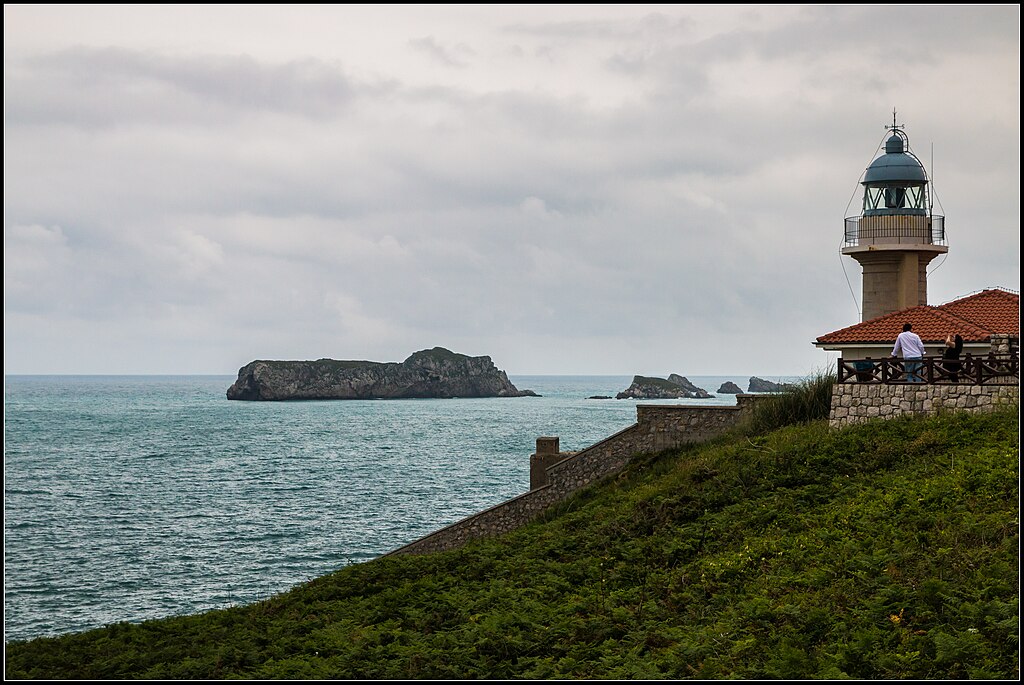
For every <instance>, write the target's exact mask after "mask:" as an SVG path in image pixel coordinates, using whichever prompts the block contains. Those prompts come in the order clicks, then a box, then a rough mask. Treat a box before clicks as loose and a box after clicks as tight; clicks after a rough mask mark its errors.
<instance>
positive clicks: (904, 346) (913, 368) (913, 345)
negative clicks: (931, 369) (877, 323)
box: [892, 323, 924, 383]
mask: <svg viewBox="0 0 1024 685" xmlns="http://www.w3.org/2000/svg"><path fill="white" fill-rule="evenodd" d="M912 328H913V326H911V325H910V324H909V323H905V324H903V332H902V333H900V334H899V335H898V336H896V345H894V346H893V348H892V356H893V357H896V356H897V355H900V356H902V357H903V370H904V371H906V374H907V375H906V381H907V383H924V378H923V377H922V376H921V375H920V373H919V372H920V370H921V362H920V361H912V360H920V359H921V357H923V356H924V342H923V341H922V340H921V336H919V335H918V334H917V333H914V332H913V330H911V329H912Z"/></svg>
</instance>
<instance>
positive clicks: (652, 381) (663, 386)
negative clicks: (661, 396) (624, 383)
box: [633, 376, 681, 391]
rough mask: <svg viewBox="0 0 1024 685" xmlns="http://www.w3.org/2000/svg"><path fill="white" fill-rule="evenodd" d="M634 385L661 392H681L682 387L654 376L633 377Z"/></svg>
mask: <svg viewBox="0 0 1024 685" xmlns="http://www.w3.org/2000/svg"><path fill="white" fill-rule="evenodd" d="M633 385H647V386H650V387H652V388H658V389H660V390H672V391H675V390H679V389H680V388H681V386H679V385H677V384H676V383H673V382H671V381H667V380H665V379H664V378H654V377H653V376H633Z"/></svg>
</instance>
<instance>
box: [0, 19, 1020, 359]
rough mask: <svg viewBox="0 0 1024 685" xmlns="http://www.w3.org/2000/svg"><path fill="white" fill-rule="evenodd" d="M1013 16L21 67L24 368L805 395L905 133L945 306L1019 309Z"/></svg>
mask: <svg viewBox="0 0 1024 685" xmlns="http://www.w3.org/2000/svg"><path fill="white" fill-rule="evenodd" d="M28 11H29V10H27V9H26V10H24V12H28ZM39 11H40V12H43V10H42V9H40V10H39ZM1017 11H1018V10H1012V9H1006V8H1004V9H996V10H993V9H991V8H985V9H984V11H980V10H979V11H978V12H977V13H975V8H931V10H930V11H929V12H927V13H925V14H927V15H928V17H927V18H922V19H921V20H920V21H919V22H918V23H914V24H912V25H914V26H921V27H922V30H921V31H917V30H915V31H902V32H901V31H897V30H896V28H893V26H892V25H890V24H889V22H890V21H891V20H892V19H893V18H894V17H895V18H896V19H897V20H898V21H897V22H896V24H897V25H901V26H907V25H911V24H910V23H908V22H910V20H911V19H912V18H913V17H915V16H916V15H917V14H920V13H921V12H920V10H919V9H918V8H910V7H908V8H850V7H840V8H821V7H819V8H815V7H798V8H782V9H780V10H775V9H774V8H761V7H749V6H747V7H742V8H728V9H726V10H722V11H721V12H722V14H720V15H719V14H716V13H718V12H719V10H717V9H716V8H711V7H708V8H665V9H659V10H658V12H656V13H651V12H649V11H644V10H639V11H638V10H634V9H631V8H627V7H622V8H605V9H600V8H598V9H595V8H565V9H564V12H563V10H559V13H553V15H554V14H558V17H560V18H559V19H556V20H552V21H540V20H538V19H537V17H538V14H539V12H540V11H539V10H538V12H536V13H532V10H531V12H527V13H524V17H525V18H524V19H523V20H521V21H519V22H518V23H510V22H509V21H508V19H507V15H501V14H500V13H499V14H493V13H489V12H483V13H482V15H481V16H483V17H485V18H486V20H483V19H481V18H480V17H478V16H476V15H473V16H470V15H465V16H463V15H459V17H460V19H459V21H458V22H455V21H454V20H452V23H451V24H450V25H442V24H440V23H429V22H428V23H423V22H419V21H412V19H410V21H409V22H408V24H406V25H397V24H396V25H394V26H391V25H388V26H383V25H381V24H380V23H379V22H377V23H373V22H369V23H366V24H365V25H363V24H359V18H358V17H355V16H353V17H350V19H351V22H352V23H351V24H346V28H347V29H348V30H354V28H353V27H355V26H363V32H364V33H365V34H366V35H365V40H366V41H367V42H368V43H373V44H375V45H377V46H379V49H375V50H368V51H364V52H363V53H359V52H345V53H344V55H343V54H342V52H341V51H340V48H339V51H338V52H331V51H329V50H328V51H323V50H321V51H319V52H315V51H313V50H312V49H311V48H307V46H306V45H305V43H304V41H303V40H301V37H298V38H295V40H294V43H290V42H288V41H286V40H284V37H282V40H281V42H279V43H276V44H275V54H274V56H271V55H269V54H267V53H265V52H263V51H262V49H261V45H260V42H259V41H253V42H252V43H250V44H249V45H248V46H243V47H245V49H244V50H243V49H235V48H232V50H231V51H230V52H229V51H227V50H223V51H221V52H218V51H217V49H216V46H215V45H213V44H210V43H205V44H204V43H202V42H201V41H199V42H198V43H197V44H196V45H191V44H189V43H188V40H183V42H182V43H180V44H156V43H153V44H148V43H147V44H133V45H131V46H126V45H122V44H120V43H117V42H115V44H110V45H104V44H102V41H100V40H98V39H91V35H90V34H83V35H82V37H81V41H80V43H78V44H77V45H74V44H60V45H58V46H57V47H53V46H52V45H47V46H45V47H40V48H38V49H36V50H34V51H33V50H28V51H23V52H17V53H16V54H11V55H10V56H9V58H8V59H6V60H5V98H6V105H7V121H6V139H5V152H4V155H5V181H4V183H5V238H4V244H5V322H6V324H7V330H6V332H5V342H7V344H8V353H7V360H8V363H9V372H19V371H38V372H45V371H48V370H50V367H49V366H47V364H49V363H50V361H49V360H50V359H52V358H54V357H53V355H54V354H59V355H60V356H61V358H62V359H66V360H68V362H67V363H68V365H69V368H70V367H74V368H76V369H77V370H78V371H81V372H117V371H125V370H135V371H156V372H190V371H192V372H217V371H223V370H224V369H227V370H228V372H229V373H230V372H233V371H234V369H236V368H238V367H239V366H241V365H242V364H244V363H245V362H246V361H249V360H250V359H253V358H257V357H259V358H267V357H275V356H276V357H285V358H303V357H308V358H318V357H321V356H333V357H336V358H338V357H351V358H368V359H403V358H405V356H407V355H408V354H409V353H410V352H411V351H413V350H415V349H421V348H423V347H430V346H433V345H437V344H441V345H445V346H448V347H451V348H453V349H458V351H464V352H467V353H473V354H490V355H491V356H492V357H493V358H494V359H495V361H496V362H498V363H499V365H500V366H502V367H503V368H507V369H509V370H510V371H513V372H529V371H536V372H548V373H558V372H562V373H627V374H628V373H640V372H644V371H659V372H667V371H669V370H671V371H678V372H682V373H691V374H698V373H702V372H703V373H715V372H717V371H722V372H726V373H734V372H736V371H742V372H747V371H749V372H750V373H765V374H770V373H800V372H803V371H804V370H806V369H807V367H808V366H810V363H809V360H812V359H817V358H818V356H819V355H818V353H817V351H816V350H814V349H813V348H812V347H811V346H810V341H811V340H813V339H814V338H815V337H816V336H818V335H820V334H822V333H824V332H827V331H829V330H834V329H836V328H839V327H841V326H845V325H848V324H850V323H852V316H855V311H856V310H855V307H854V306H853V303H852V302H851V298H850V295H849V292H848V287H847V284H846V280H845V278H846V277H845V276H844V272H843V268H842V262H841V261H840V257H839V242H840V239H841V238H842V233H841V231H842V220H843V218H844V216H845V215H846V213H845V212H846V207H847V204H848V203H849V202H850V199H851V195H852V196H853V197H854V206H855V207H856V205H857V202H858V195H857V193H858V190H859V188H858V180H859V176H860V174H861V172H862V171H863V169H864V167H865V166H866V165H867V163H869V162H870V161H871V159H872V155H873V153H874V152H875V150H876V146H877V145H878V144H879V143H880V142H881V138H882V137H883V136H884V134H885V131H884V129H883V128H882V127H883V125H884V124H886V123H888V121H889V118H890V116H891V110H892V107H893V106H894V105H895V106H897V107H898V109H899V111H900V118H901V120H905V121H907V122H908V129H907V130H908V133H909V135H910V138H911V142H912V144H913V145H914V147H915V150H917V151H918V152H919V154H922V155H923V157H930V155H929V154H928V152H929V146H930V143H931V141H933V140H934V141H935V142H936V155H935V158H936V168H935V170H936V178H937V179H938V182H939V195H940V197H941V200H942V203H943V205H944V210H945V212H946V214H947V215H948V226H949V227H950V236H951V238H950V243H951V244H950V257H949V259H948V261H947V263H946V264H945V265H944V266H943V267H942V268H941V269H940V270H939V271H937V272H936V273H935V275H934V277H933V279H932V280H930V283H929V286H930V291H931V292H932V293H933V299H936V301H944V300H948V299H952V297H955V296H956V295H959V294H963V293H965V292H969V291H971V290H976V289H977V288H979V287H985V286H989V285H1003V286H1006V287H1011V288H1013V287H1015V286H1017V284H1019V256H1018V255H1019V236H1018V230H1017V229H1018V225H1019V218H1018V217H1019V193H1018V192H1017V188H1018V187H1019V86H1018V85H1016V84H1017V83H1019V47H1018V45H1017V44H1016V43H1015V42H1014V41H1013V40H1012V37H1013V36H1012V34H1013V31H1012V27H1011V28H1010V29H1008V28H1007V24H1008V23H1012V22H1009V21H1008V20H1009V19H1011V18H1012V17H1013V16H1014V15H1015V13H1016V12H1017ZM531 13H532V14H531ZM20 14H21V13H19V16H20ZM267 16H268V17H271V16H273V13H272V12H271V13H269V14H268V15H267ZM294 16H301V14H300V15H294ZM294 16H293V18H294ZM318 16H319V15H318ZM257 19H258V18H254V19H253V21H254V22H255V21H257ZM900 22H902V24H900ZM273 29H276V27H275V26H270V27H267V29H266V30H267V31H269V35H273V34H274V31H273ZM9 30H10V29H9ZM223 30H224V32H225V34H224V35H225V36H229V37H232V38H236V35H235V34H234V33H233V32H232V31H231V28H230V26H225V27H224V29H223ZM375 32H376V33H375ZM197 35H198V34H197ZM189 36H190V37H192V38H194V39H195V40H198V38H196V37H195V36H192V34H189ZM183 37H184V36H183ZM936 37H938V38H941V39H942V40H941V41H940V42H936ZM371 38H373V39H375V40H371ZM897 38H898V39H899V43H898V45H897V47H898V48H899V50H897V51H896V52H893V50H892V49H891V48H892V47H893V45H894V41H896V40H897ZM27 40H28V39H27V38H25V37H22V43H24V42H25V41H27ZM76 40H77V39H76ZM233 44H234V43H233ZM470 45H472V46H474V47H473V48H470V47H469V46H470ZM903 52H908V53H912V55H910V56H909V57H907V58H906V60H905V61H904V63H905V64H906V71H907V74H908V77H907V78H899V79H894V78H892V77H891V76H892V62H893V59H894V57H893V55H896V56H897V57H898V58H899V59H900V60H903V57H902V56H900V55H902V54H903ZM282 55H283V56H282ZM548 56H550V57H551V60H553V61H551V60H549V59H548ZM403 60H404V61H403ZM439 67H440V68H439ZM992 245H1002V246H1005V247H1006V249H1000V250H993V249H991V246H992ZM847 261H851V260H847ZM847 272H848V273H849V274H850V275H851V278H853V279H854V282H853V288H854V290H855V291H857V292H858V294H859V287H860V286H859V267H858V266H857V265H856V264H854V263H852V261H851V263H850V264H848V265H847ZM993 281H995V282H993ZM851 312H852V313H851ZM61 330H66V331H73V332H74V334H75V335H76V336H78V337H79V338H80V339H83V340H89V341H90V346H91V348H92V349H93V350H95V349H96V348H97V346H103V345H106V347H105V348H104V349H107V350H117V351H118V353H117V354H115V353H114V352H112V351H111V352H109V353H104V355H103V358H102V361H97V360H98V357H96V358H94V357H90V355H89V353H88V352H87V351H86V350H84V349H82V350H79V349H76V348H75V347H74V346H73V345H71V344H70V342H67V341H64V340H63V338H64V337H65V336H64V335H63V334H62V333H60V331H61ZM752 341H759V342H756V343H755V342H752ZM133 345H138V346H139V347H140V348H144V347H145V346H147V345H149V346H150V347H151V348H152V349H160V350H161V354H159V355H156V356H151V355H148V354H145V353H143V352H139V351H137V350H136V351H133V350H134V349H135V348H133V347H132V346H133ZM44 351H45V353H44ZM119 355H120V356H119ZM119 358H120V359H125V360H129V359H130V360H132V361H131V364H136V365H137V366H130V365H126V366H118V359H119ZM741 363H742V364H743V365H744V366H743V367H742V368H741V367H739V366H737V365H738V364H741ZM126 364H128V362H126ZM147 364H155V366H146V365H147ZM730 365H733V366H732V367H731V368H729V367H730ZM748 365H749V366H748ZM695 367H696V368H695Z"/></svg>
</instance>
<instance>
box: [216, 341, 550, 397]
mask: <svg viewBox="0 0 1024 685" xmlns="http://www.w3.org/2000/svg"><path fill="white" fill-rule="evenodd" d="M528 396H529V397H536V396H537V393H535V392H533V391H532V390H519V389H517V388H516V386H514V385H512V383H511V382H510V381H509V379H508V376H507V375H506V374H505V372H504V371H502V370H500V369H498V368H496V367H495V366H494V362H492V361H491V358H490V357H469V356H467V355H464V354H457V353H455V352H452V351H450V350H446V349H444V348H443V347H435V348H434V349H432V350H421V351H420V352H416V353H414V354H412V355H411V356H410V357H409V358H408V359H406V360H405V361H404V362H402V363H397V362H387V363H382V362H370V361H339V360H336V359H318V360H316V361H265V360H257V361H253V362H250V363H248V364H246V365H245V366H243V367H242V368H241V369H239V370H238V379H237V380H236V381H235V382H234V384H233V385H232V386H231V387H230V388H228V391H227V397H228V399H229V400H368V399H398V398H450V397H528Z"/></svg>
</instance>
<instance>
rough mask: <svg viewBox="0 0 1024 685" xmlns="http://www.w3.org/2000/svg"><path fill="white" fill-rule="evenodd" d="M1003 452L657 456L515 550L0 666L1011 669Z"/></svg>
mask: <svg viewBox="0 0 1024 685" xmlns="http://www.w3.org/2000/svg"><path fill="white" fill-rule="evenodd" d="M1018 445H1019V442H1018V417H1017V413H1016V410H1013V411H1008V412H1004V413H1000V414H993V415H987V416H972V415H965V414H956V415H951V416H944V417H938V418H932V419H920V418H918V419H900V420H893V421H886V422H881V423H872V424H870V425H864V426H859V427H854V428H851V429H847V430H844V431H829V430H828V429H827V428H826V427H825V426H824V424H823V423H821V422H816V423H811V424H807V425H803V426H791V427H786V428H782V429H779V430H776V431H774V432H771V433H768V434H765V435H762V436H759V437H742V438H734V439H731V440H721V441H719V442H717V443H714V444H711V445H705V446H701V447H694V448H690V449H685V450H681V451H679V450H677V451H672V452H668V453H663V454H659V455H651V456H648V457H645V458H641V459H638V460H635V461H634V463H633V464H632V466H631V467H630V469H629V470H628V472H626V473H624V474H622V475H621V476H620V477H618V478H615V479H613V480H611V481H609V482H606V483H604V484H602V485H600V486H598V487H595V488H591V489H589V490H587V491H585V492H583V493H582V494H581V495H580V496H578V497H576V498H574V499H572V500H570V501H568V502H566V503H564V504H563V505H561V506H560V507H559V508H558V509H557V510H556V511H552V512H550V513H549V514H548V515H547V516H546V518H545V520H543V521H540V522H537V523H535V524H533V525H530V526H528V527H526V528H523V529H521V530H519V531H517V532H516V533H515V534H512V535H509V536H507V537H504V538H501V539H498V540H489V541H484V542H480V543H476V544H472V545H470V546H468V547H466V548H464V549H462V550H458V551H453V552H447V553H443V554H435V555H429V556H423V557H399V558H387V559H378V560H376V561H372V562H369V563H364V564H359V565H356V566H351V567H348V568H345V569H343V570H341V571H339V572H337V573H334V574H332V575H329V576H325V577H322V578H319V579H317V580H314V581H312V582H309V583H307V584H304V585H302V586H299V587H296V588H295V589H293V590H292V591H290V592H287V593H285V594H282V595H279V596H277V597H274V598H271V599H269V600H266V601H263V602H260V603H258V604H255V605H251V606H246V607H239V608H235V609H228V610H219V611H211V612H208V613H206V614H202V615H196V616H188V617H180V618H172V619H166V620H160V621H150V622H147V623H143V624H119V625H114V626H111V627H108V628H104V629H100V630H93V631H90V632H86V633H81V634H77V635H70V636H64V637H61V638H55V639H38V640H34V641H31V642H27V643H12V644H9V645H7V655H6V656H7V661H6V675H7V677H9V678H10V677H13V678H25V677H36V678H42V677H48V678H77V679H87V678H150V679H158V678H228V677H245V678H352V679H354V678H439V679H440V678H449V679H451V678H510V677H515V678H689V677H693V678H841V677H853V678H871V679H876V678H1017V677H1019V673H1018V670H1017V668H1018V625H1019V622H1018V609H1017V600H1018V587H1019V575H1018V561H1017V550H1018V523H1019V521H1018V512H1019V510H1018V456H1019V454H1018ZM69 572H73V570H70V569H69Z"/></svg>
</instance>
